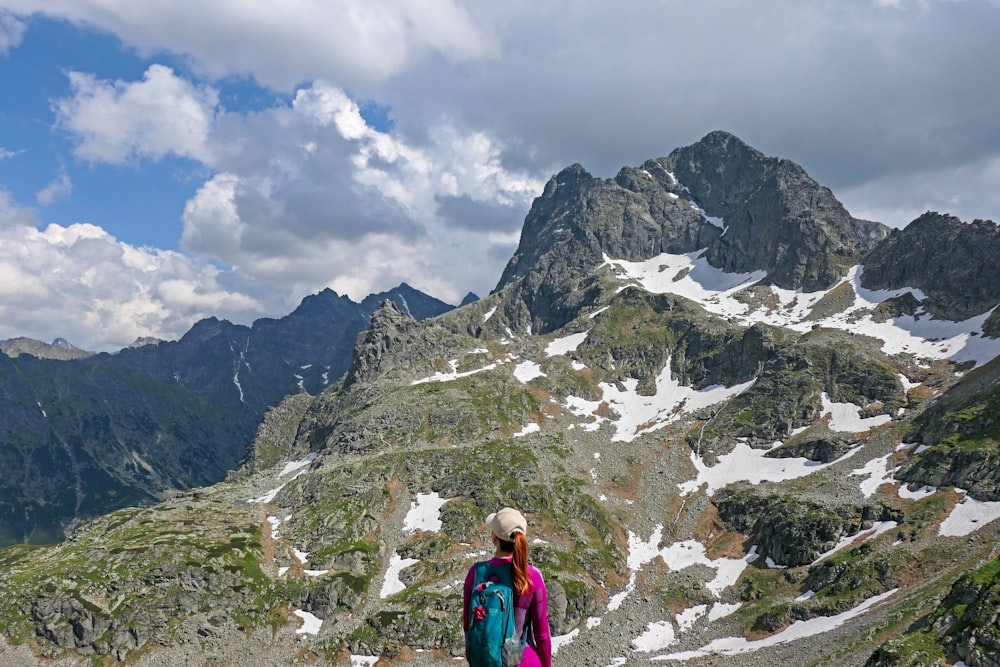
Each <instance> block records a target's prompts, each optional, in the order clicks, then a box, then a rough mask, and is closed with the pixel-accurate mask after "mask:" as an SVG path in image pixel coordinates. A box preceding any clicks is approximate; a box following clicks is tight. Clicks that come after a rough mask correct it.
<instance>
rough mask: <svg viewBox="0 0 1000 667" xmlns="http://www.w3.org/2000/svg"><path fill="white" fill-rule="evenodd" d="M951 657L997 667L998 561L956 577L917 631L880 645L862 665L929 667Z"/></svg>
mask: <svg viewBox="0 0 1000 667" xmlns="http://www.w3.org/2000/svg"><path fill="white" fill-rule="evenodd" d="M951 655H955V656H958V658H959V659H961V660H962V661H963V662H964V663H965V664H966V665H968V666H969V667H1000V560H994V561H992V562H990V563H987V564H986V565H984V566H982V567H980V568H978V569H977V570H975V571H973V572H970V573H968V574H966V575H964V576H962V577H961V578H960V579H959V580H958V581H956V582H955V584H954V585H953V586H952V587H951V590H950V591H949V592H948V594H947V595H946V596H945V597H944V599H943V600H942V601H941V603H940V604H939V605H938V606H937V608H936V609H935V610H934V611H933V612H932V613H931V614H930V617H929V618H928V619H927V621H926V622H925V623H924V624H922V626H921V627H919V628H916V629H914V630H912V631H911V632H910V633H908V634H906V635H904V636H903V637H899V638H896V639H893V640H890V641H889V642H886V643H885V644H883V645H882V646H880V647H879V648H878V650H877V651H875V653H874V654H873V655H872V656H871V658H870V659H869V660H868V662H866V663H865V667H923V666H924V665H928V666H932V665H938V664H941V663H940V660H941V659H943V658H944V657H945V656H951ZM949 662H950V661H949Z"/></svg>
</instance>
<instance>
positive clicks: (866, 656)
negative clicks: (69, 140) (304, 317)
mask: <svg viewBox="0 0 1000 667" xmlns="http://www.w3.org/2000/svg"><path fill="white" fill-rule="evenodd" d="M914 224H915V225H917V228H918V229H917V230H916V231H914V230H909V231H907V230H903V231H902V232H898V233H897V232H892V233H890V232H889V231H888V230H887V229H885V228H884V227H882V226H881V225H878V224H877V223H871V222H866V221H860V220H856V219H854V218H852V217H851V216H850V215H848V214H847V213H846V211H843V208H842V207H841V206H840V205H839V204H838V203H836V200H835V199H833V196H832V194H830V193H829V191H827V190H825V189H823V188H821V187H820V186H818V185H816V184H815V183H814V182H812V181H811V179H809V178H808V176H807V175H806V174H805V172H804V171H802V170H801V168H799V167H797V166H796V165H793V164H792V163H789V162H788V161H785V160H778V159H775V158H766V157H764V156H762V155H761V154H759V153H758V152H757V151H755V150H753V149H752V148H750V147H748V146H746V145H745V144H743V142H741V141H739V140H738V139H736V138H735V137H733V136H732V135H727V134H725V133H712V134H711V135H709V136H708V137H706V138H705V139H704V140H702V142H699V143H698V144H695V145H694V146H691V147H687V148H683V149H678V150H677V151H675V152H674V153H672V154H671V156H669V157H667V158H661V159H659V160H652V161H649V162H647V163H645V164H644V165H643V166H642V167H641V168H638V169H628V168H627V169H625V170H623V171H622V172H621V173H620V174H619V175H618V177H616V178H615V179H611V180H609V181H602V180H600V179H594V178H593V177H591V176H590V175H589V174H586V172H585V171H583V169H582V168H580V167H578V166H575V167H571V168H568V169H567V170H564V171H563V172H561V173H560V174H558V175H557V176H555V177H554V178H553V180H552V181H551V182H550V183H549V184H548V185H547V186H546V189H545V191H544V192H543V193H542V194H541V195H540V197H539V198H538V199H537V200H536V202H535V205H534V206H533V207H532V211H531V213H529V215H528V218H527V220H526V223H525V229H524V232H523V234H522V239H521V244H520V247H519V249H518V251H517V253H516V254H515V256H514V257H513V258H512V260H511V262H510V264H509V265H508V267H507V269H506V270H505V272H504V274H503V276H502V277H501V280H500V282H499V284H498V287H497V289H496V290H495V291H494V293H492V294H491V295H489V296H488V297H486V298H484V299H482V300H479V301H476V302H474V303H470V304H467V305H465V306H463V307H461V308H459V309H456V310H453V311H450V312H448V313H445V314H442V315H440V316H438V317H434V318H430V319H428V320H426V321H424V322H415V321H414V320H413V319H411V318H410V317H407V316H406V314H405V313H403V312H402V311H401V310H400V308H398V307H397V306H395V305H393V304H392V303H386V304H383V305H382V307H380V308H379V309H378V310H377V311H375V313H374V314H373V315H372V319H371V326H370V328H369V329H368V330H367V331H365V332H364V333H363V334H362V335H360V336H359V337H358V339H357V341H356V343H355V345H354V351H353V358H352V362H351V365H350V368H349V369H348V370H347V372H346V374H345V375H344V376H343V378H342V379H341V380H340V381H338V382H337V383H336V384H335V385H333V386H331V387H329V388H328V389H326V390H325V391H323V392H322V393H321V394H319V395H318V396H315V397H312V396H310V395H308V394H304V393H303V394H297V395H295V396H291V397H289V398H287V399H286V400H284V401H283V402H282V403H281V405H279V406H277V407H276V408H274V409H272V410H270V411H269V412H268V413H267V414H266V416H265V418H264V420H263V422H262V423H261V425H260V426H259V428H258V431H257V436H256V439H255V441H254V445H253V451H252V453H251V455H250V457H249V458H248V460H247V461H246V463H245V465H244V466H243V467H242V468H241V469H240V470H239V471H237V472H236V473H234V474H232V475H231V476H230V477H229V479H228V480H227V481H226V482H225V483H221V484H216V485H213V486H211V487H206V488H203V489H197V490H195V491H192V492H189V493H186V494H181V495H179V496H178V497H176V498H173V499H171V500H169V501H167V502H164V503H162V504H159V505H156V506H154V507H151V508H142V509H127V510H120V511H118V512H115V513H112V514H109V515H107V516H105V517H102V518H100V519H97V520H96V521H94V522H92V523H91V524H89V525H87V526H84V527H82V528H80V529H79V530H77V531H76V532H75V533H74V535H73V536H72V539H71V540H69V541H67V542H66V543H64V544H62V545H58V546H55V547H48V548H35V549H29V548H24V547H19V548H9V549H7V550H4V551H2V552H0V558H2V562H3V564H4V566H5V568H6V570H7V571H8V572H9V574H8V576H7V577H6V578H5V579H4V581H3V583H2V584H0V620H2V625H3V627H4V628H6V636H7V638H8V642H9V643H10V644H11V645H10V646H9V647H8V648H7V649H6V650H7V654H6V655H9V656H14V657H17V658H18V659H23V660H26V661H30V660H32V659H33V658H32V656H33V655H34V654H35V653H38V654H41V655H46V656H69V657H68V658H67V659H75V657H79V659H81V660H83V659H86V660H90V659H91V658H90V657H89V656H92V655H96V656H97V657H96V658H94V659H95V660H98V661H101V660H103V661H105V662H106V663H110V662H113V661H115V660H126V659H127V660H129V661H131V662H134V663H135V664H140V665H142V664H150V665H152V664H167V663H170V662H171V661H172V662H173V663H174V664H184V663H185V662H193V663H195V664H201V663H204V662H211V663H212V664H233V665H236V664H239V665H246V664H254V665H256V664H259V665H271V664H285V663H288V662H290V661H292V660H301V661H306V662H309V661H312V662H313V663H318V664H340V665H352V666H353V665H372V664H375V662H376V661H377V660H380V659H383V660H385V661H386V662H389V663H390V664H415V665H448V664H454V663H455V662H456V659H457V658H458V657H459V656H461V654H462V649H463V646H462V637H461V632H460V627H461V625H460V619H459V615H458V614H459V612H458V610H459V609H460V607H461V592H460V587H459V582H460V581H461V577H462V576H463V575H464V573H465V571H466V569H467V568H468V565H469V564H470V562H472V561H473V560H475V559H477V558H481V557H482V556H483V554H485V553H486V552H487V549H488V546H489V541H488V540H485V539H484V536H483V534H482V533H483V531H482V529H481V522H482V518H483V517H484V516H485V515H486V514H487V513H489V512H492V511H494V510H495V509H496V508H497V507H499V506H501V505H503V504H512V505H516V506H518V507H520V508H521V509H522V510H524V511H525V513H526V515H527V517H528V519H529V533H530V534H531V537H532V538H533V539H534V541H533V543H532V551H531V557H532V560H533V561H534V562H535V563H536V564H537V565H538V566H539V567H540V568H541V570H542V571H543V573H544V576H545V580H546V583H547V586H548V590H549V618H550V623H551V626H552V630H553V634H554V635H556V637H555V641H554V644H555V647H556V650H557V656H556V660H557V663H558V664H566V665H593V666H595V667H611V666H619V665H647V664H668V665H669V664H687V663H690V664H704V665H745V664H761V665H812V664H835V665H873V666H874V665H943V664H951V665H957V664H960V663H964V664H966V665H970V666H972V667H978V666H985V665H995V664H997V662H996V660H997V656H998V655H1000V633H998V631H997V627H998V626H997V625H996V619H997V614H998V613H1000V605H998V603H997V600H998V599H1000V559H998V552H1000V547H998V546H997V545H998V544H1000V541H998V539H997V538H998V534H1000V521H998V520H997V519H1000V492H998V488H1000V485H998V480H1000V477H998V475H1000V472H998V468H1000V466H998V465H997V462H998V458H1000V454H998V448H1000V427H998V425H997V421H996V418H995V415H996V414H998V413H997V410H998V408H1000V361H997V358H998V355H1000V338H998V337H997V326H996V322H997V319H998V317H1000V316H997V315H996V307H997V305H998V303H1000V290H996V291H993V292H992V293H991V294H990V293H987V292H988V290H987V291H986V292H982V293H980V292H975V293H968V292H967V291H966V290H967V289H968V288H969V285H970V284H971V281H972V280H974V279H975V280H976V281H978V283H981V284H985V285H992V284H996V282H995V278H996V276H997V273H996V272H997V270H998V269H997V268H996V267H995V266H992V265H989V264H984V265H982V266H980V267H979V268H978V270H977V272H976V273H977V274H978V275H976V276H973V275H972V273H971V272H969V271H965V270H962V271H956V272H953V273H951V274H949V276H950V278H949V280H947V281H935V280H933V277H934V276H936V275H940V273H941V272H942V271H944V270H945V269H946V268H947V266H946V265H947V264H949V263H954V262H956V261H957V260H956V258H957V257H960V256H961V253H960V252H959V251H958V250H955V249H954V248H951V250H950V251H949V252H941V248H940V243H938V242H931V241H930V240H929V239H938V238H952V239H955V238H963V239H964V238H967V237H966V234H967V233H969V232H967V230H969V229H971V230H972V232H971V233H972V234H973V235H974V237H975V238H976V239H977V242H976V244H977V245H979V246H981V247H985V248H987V249H988V248H990V247H992V246H990V245H989V244H992V243H995V239H996V238H997V237H998V236H997V229H996V225H994V224H993V223H989V222H983V221H979V222H976V223H974V225H968V226H967V227H955V226H954V219H951V218H948V217H947V216H940V215H930V216H924V217H922V218H921V219H920V220H919V221H917V222H915V223H914ZM959 224H964V223H959ZM973 228H974V229H973ZM906 238H909V239H910V240H911V243H908V244H903V243H901V241H900V239H906ZM783 239H784V240H783ZM959 245H961V244H959ZM979 252H980V251H979V250H976V251H973V252H971V254H969V257H973V258H975V257H978V256H979V255H977V253H979ZM994 256H995V255H994ZM888 258H896V259H895V260H893V261H889V259H888ZM903 258H905V260H904V259H903ZM894 261H898V262H901V264H902V265H897V264H894ZM970 261H977V260H975V259H973V260H970ZM869 267H876V268H875V270H874V271H872V272H870V268H869ZM873 274H874V275H873ZM978 283H977V284H978ZM946 315H950V317H947V316H946ZM83 656H88V657H86V658H84V657H83ZM164 661H166V662H164Z"/></svg>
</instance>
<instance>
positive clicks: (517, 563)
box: [513, 532, 531, 595]
mask: <svg viewBox="0 0 1000 667" xmlns="http://www.w3.org/2000/svg"><path fill="white" fill-rule="evenodd" d="M513 563H514V591H515V592H516V593H517V594H518V595H524V594H525V593H527V592H528V591H529V590H530V589H531V584H530V583H529V582H528V538H527V537H525V536H524V533H520V532H519V533H515V534H514V561H513Z"/></svg>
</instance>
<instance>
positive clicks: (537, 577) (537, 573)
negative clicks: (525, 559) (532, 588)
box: [528, 563, 545, 586]
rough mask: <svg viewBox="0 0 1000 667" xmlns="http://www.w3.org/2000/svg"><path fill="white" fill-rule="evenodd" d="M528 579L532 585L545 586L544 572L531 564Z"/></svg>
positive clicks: (529, 564)
mask: <svg viewBox="0 0 1000 667" xmlns="http://www.w3.org/2000/svg"><path fill="white" fill-rule="evenodd" d="M528 578H529V579H530V580H531V583H532V584H535V583H538V584H541V585H542V586H544V585H545V579H544V577H542V571H541V570H539V569H538V568H537V567H535V566H534V565H532V564H531V563H528Z"/></svg>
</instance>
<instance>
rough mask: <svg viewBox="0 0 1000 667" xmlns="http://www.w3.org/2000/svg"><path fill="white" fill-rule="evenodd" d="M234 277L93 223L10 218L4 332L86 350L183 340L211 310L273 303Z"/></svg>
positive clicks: (3, 278)
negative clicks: (142, 339)
mask: <svg viewBox="0 0 1000 667" xmlns="http://www.w3.org/2000/svg"><path fill="white" fill-rule="evenodd" d="M0 212H2V208H0ZM226 278H227V276H225V275H224V274H223V273H221V272H220V271H219V270H218V269H216V268H215V267H212V266H210V265H204V264H202V265H199V264H196V263H195V262H193V261H192V260H191V259H189V258H188V257H185V256H184V255H182V254H180V253H177V252H170V251H163V250H152V249H148V248H135V247H133V246H130V245H128V244H126V243H122V242H120V241H117V240H116V239H115V238H113V237H112V236H110V235H109V234H108V233H107V232H105V231H104V230H102V229H100V228H99V227H96V226H94V225H88V224H75V225H70V226H68V227H62V226H59V225H54V224H53V225H49V226H48V227H46V228H45V229H44V230H41V231H39V230H38V229H36V228H34V227H32V226H23V225H16V224H14V225H7V226H4V227H0V339H5V338H11V337H14V336H22V335H28V336H31V337H35V338H40V339H43V340H51V339H53V338H56V337H58V336H62V337H65V338H67V339H68V340H70V341H71V342H73V343H74V344H76V345H78V346H80V347H83V348H86V349H91V350H100V351H103V350H115V349H119V348H121V347H124V346H126V345H128V344H129V343H131V342H132V341H133V340H135V339H136V338H138V337H139V336H155V337H158V338H165V339H173V338H177V337H179V336H180V335H182V334H183V333H184V332H185V331H187V330H188V329H189V328H190V327H191V325H192V324H194V322H195V321H197V320H199V319H202V318H204V317H208V316H211V315H217V316H220V317H230V318H232V319H237V320H246V319H248V318H250V317H252V316H253V315H254V314H257V313H260V312H261V311H263V310H265V304H264V303H262V302H261V301H259V300H257V299H255V298H253V297H252V296H249V295H248V294H246V293H241V292H239V291H233V290H231V289H228V288H227V287H225V286H224V285H223V282H224V281H225V280H226ZM272 307H273V304H272Z"/></svg>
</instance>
